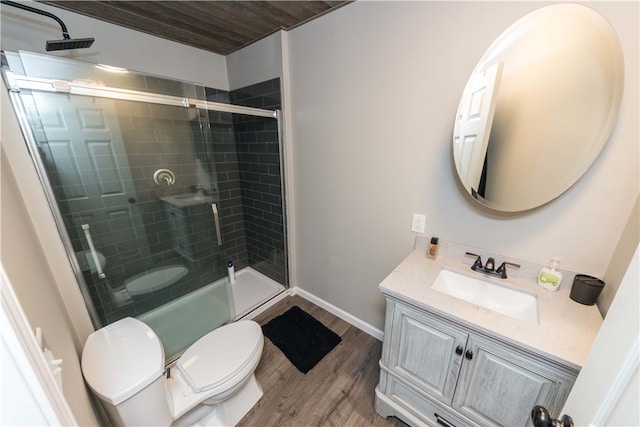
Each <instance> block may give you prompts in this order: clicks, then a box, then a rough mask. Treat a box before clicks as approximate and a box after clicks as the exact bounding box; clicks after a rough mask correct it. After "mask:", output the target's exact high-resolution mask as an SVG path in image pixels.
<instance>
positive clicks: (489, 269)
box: [465, 252, 520, 279]
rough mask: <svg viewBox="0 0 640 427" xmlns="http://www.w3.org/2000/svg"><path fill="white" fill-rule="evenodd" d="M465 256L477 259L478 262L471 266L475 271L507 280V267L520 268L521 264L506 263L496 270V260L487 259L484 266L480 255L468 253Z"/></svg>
mask: <svg viewBox="0 0 640 427" xmlns="http://www.w3.org/2000/svg"><path fill="white" fill-rule="evenodd" d="M465 255H469V256H474V257H476V260H475V261H474V262H473V265H472V266H471V269H472V270H473V271H478V272H480V273H485V274H489V275H491V276H496V277H499V278H501V279H506V278H507V265H508V266H511V267H515V268H520V265H519V264H514V263H512V262H506V261H505V262H503V263H502V264H500V266H499V267H498V268H497V269H496V268H495V264H496V260H495V259H493V258H491V257H489V258H488V259H487V262H486V264H485V265H484V266H483V265H482V258H480V255H476V254H472V253H471V252H466V253H465Z"/></svg>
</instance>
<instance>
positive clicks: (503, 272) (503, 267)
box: [496, 261, 520, 279]
mask: <svg viewBox="0 0 640 427" xmlns="http://www.w3.org/2000/svg"><path fill="white" fill-rule="evenodd" d="M507 265H508V266H511V267H514V268H520V264H514V263H512V262H507V261H505V262H503V263H502V264H500V267H498V269H497V270H496V273H500V274H501V276H500V277H501V278H503V279H506V278H507Z"/></svg>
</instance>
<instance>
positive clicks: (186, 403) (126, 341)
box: [81, 317, 264, 427]
mask: <svg viewBox="0 0 640 427" xmlns="http://www.w3.org/2000/svg"><path fill="white" fill-rule="evenodd" d="M263 345H264V337H263V335H262V329H261V328H260V325H258V324H257V323H256V322H254V321H252V320H240V321H237V322H235V323H231V324H228V325H225V326H222V327H220V328H218V329H216V330H214V331H212V332H209V333H208V334H207V335H205V336H204V337H202V338H200V339H199V340H198V341H196V342H195V343H194V344H193V345H192V346H191V347H189V348H188V349H187V350H186V351H185V352H184V353H183V355H182V356H181V357H180V358H179V359H178V361H177V362H176V363H175V365H173V367H171V368H170V369H168V370H167V371H165V368H164V349H163V347H162V343H161V342H160V340H159V338H158V337H157V335H156V334H155V333H154V332H153V330H152V329H151V328H150V327H149V326H147V325H146V324H145V323H143V322H141V321H139V320H137V319H134V318H131V317H127V318H124V319H121V320H118V321H117V322H114V323H112V324H110V325H107V326H105V327H104V328H102V329H99V330H97V331H95V332H93V333H92V334H91V335H89V337H88V338H87V342H86V344H85V346H84V350H83V352H82V362H81V363H82V372H83V375H84V378H85V381H86V382H87V384H88V385H89V387H90V388H91V390H92V391H93V393H94V394H95V395H96V396H97V397H98V398H99V399H100V401H101V403H102V406H103V407H104V408H105V411H106V412H107V414H108V415H109V418H110V419H111V421H112V423H113V424H114V425H115V426H141V425H145V426H151V425H153V426H169V425H171V426H174V427H179V426H180V427H181V426H191V425H195V426H232V425H235V424H237V423H238V422H239V421H240V420H241V419H242V417H244V415H245V414H246V413H247V412H249V410H250V409H251V408H252V407H253V406H254V405H255V404H256V402H258V400H259V399H260V397H262V387H261V386H260V384H259V383H258V382H257V380H256V378H255V375H254V371H255V369H256V367H257V366H258V362H259V361H260V357H261V356H262V348H263ZM167 372H168V374H167Z"/></svg>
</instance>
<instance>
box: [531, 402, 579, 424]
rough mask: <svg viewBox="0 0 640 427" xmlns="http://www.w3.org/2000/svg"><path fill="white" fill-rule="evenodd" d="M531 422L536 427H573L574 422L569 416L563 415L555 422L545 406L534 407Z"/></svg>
mask: <svg viewBox="0 0 640 427" xmlns="http://www.w3.org/2000/svg"><path fill="white" fill-rule="evenodd" d="M531 422H532V423H533V425H534V427H573V420H572V419H571V417H570V416H569V415H563V416H562V417H561V418H560V419H559V420H554V419H553V418H551V415H549V411H547V408H545V407H544V406H539V405H537V406H534V407H533V410H532V411H531Z"/></svg>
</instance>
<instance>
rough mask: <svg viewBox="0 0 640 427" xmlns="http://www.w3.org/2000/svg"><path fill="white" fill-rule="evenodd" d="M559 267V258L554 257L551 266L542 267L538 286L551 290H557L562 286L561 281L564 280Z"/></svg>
mask: <svg viewBox="0 0 640 427" xmlns="http://www.w3.org/2000/svg"><path fill="white" fill-rule="evenodd" d="M557 267H558V258H553V259H552V260H551V263H550V264H549V267H544V268H542V269H541V270H540V273H539V274H538V286H540V287H543V288H545V289H546V290H549V291H553V292H555V291H557V290H558V289H559V288H560V282H561V281H562V273H560V272H559V271H556V268H557Z"/></svg>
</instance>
